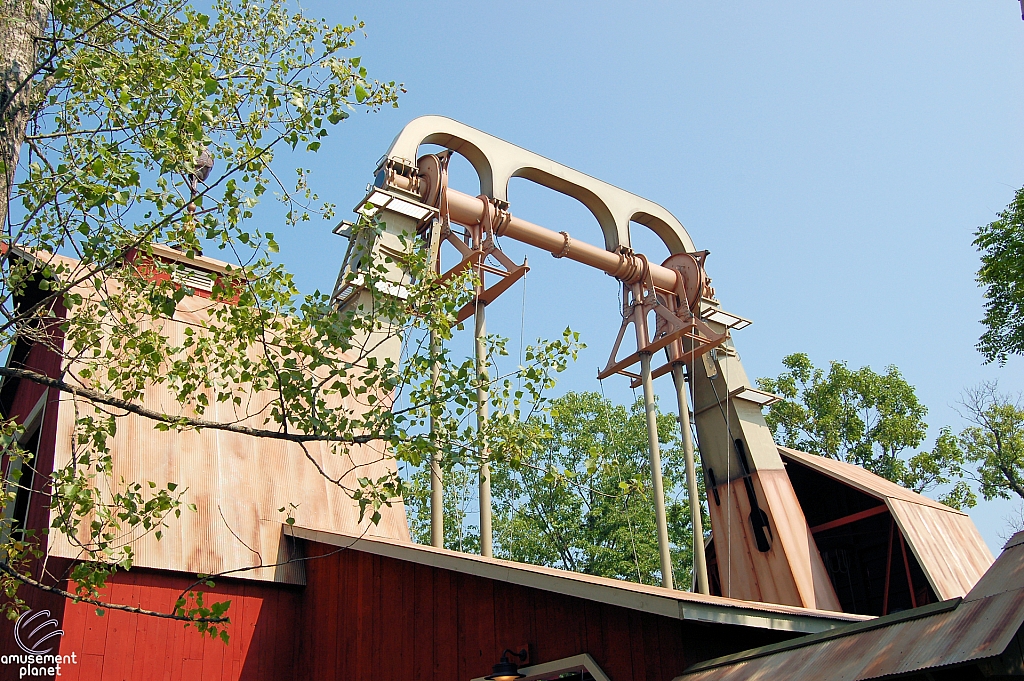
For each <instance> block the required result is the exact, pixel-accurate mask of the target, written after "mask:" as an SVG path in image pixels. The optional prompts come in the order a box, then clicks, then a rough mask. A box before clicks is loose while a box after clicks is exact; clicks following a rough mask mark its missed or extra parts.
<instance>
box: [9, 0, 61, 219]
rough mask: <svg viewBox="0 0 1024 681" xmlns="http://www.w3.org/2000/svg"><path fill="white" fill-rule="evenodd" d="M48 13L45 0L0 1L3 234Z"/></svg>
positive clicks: (37, 91) (36, 94) (37, 98)
mask: <svg viewBox="0 0 1024 681" xmlns="http://www.w3.org/2000/svg"><path fill="white" fill-rule="evenodd" d="M49 14H50V2H49V0H3V1H2V4H0V70H2V73H0V76H2V78H3V82H2V88H3V89H2V91H0V126H2V127H0V134H2V135H3V137H2V139H0V225H4V227H3V229H2V233H4V234H7V232H8V230H7V228H6V222H7V213H8V204H9V202H10V196H11V186H12V184H13V182H14V173H15V170H16V169H17V167H18V157H19V155H20V153H21V147H22V145H23V144H24V143H25V127H26V126H27V125H28V122H29V121H30V120H31V119H32V114H33V112H34V111H35V110H36V108H37V107H38V105H39V104H40V102H41V101H42V100H41V97H42V96H43V95H45V91H43V88H41V87H39V86H38V85H36V83H35V82H34V81H35V79H36V76H37V72H36V68H37V67H38V65H39V61H38V59H39V50H40V47H41V45H40V40H39V39H40V37H41V36H42V35H43V31H44V30H45V28H46V20H47V18H48V17H49ZM42 49H44V50H46V49H48V48H47V47H46V46H42Z"/></svg>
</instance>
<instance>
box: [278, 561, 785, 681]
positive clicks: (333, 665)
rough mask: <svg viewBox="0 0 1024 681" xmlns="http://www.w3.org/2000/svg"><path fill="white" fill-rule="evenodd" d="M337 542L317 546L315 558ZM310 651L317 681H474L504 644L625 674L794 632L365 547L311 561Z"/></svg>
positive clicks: (667, 667)
mask: <svg viewBox="0 0 1024 681" xmlns="http://www.w3.org/2000/svg"><path fill="white" fill-rule="evenodd" d="M331 550H333V549H332V547H327V546H321V545H317V544H311V545H310V546H309V554H310V555H317V554H320V553H328V552H330V551H331ZM306 579H307V586H306V591H305V594H304V597H303V599H302V608H301V612H300V615H299V619H298V624H299V627H300V629H301V630H302V631H303V632H304V633H303V634H302V635H301V636H300V637H299V648H298V658H299V659H301V660H302V661H303V665H304V666H303V667H302V674H301V676H302V677H303V678H309V679H355V680H360V679H366V680H367V681H369V680H370V679H373V680H375V681H376V680H379V679H396V680H397V679H432V680H434V681H469V679H473V678H475V677H480V676H485V675H487V674H489V673H490V671H491V665H493V664H494V663H495V662H496V661H497V660H498V658H499V657H500V656H501V651H502V650H503V649H504V648H511V647H515V646H521V645H523V644H528V645H529V647H530V656H531V661H532V662H533V663H540V662H548V661H551V660H556V659H560V658H563V657H570V656H572V655H577V654H580V653H590V654H591V655H592V656H593V657H594V659H595V660H597V662H598V664H600V665H601V667H602V668H603V669H604V671H605V672H606V673H607V674H608V675H609V676H611V678H613V679H615V681H633V680H635V681H641V680H647V679H650V680H652V681H653V680H659V681H668V680H669V679H672V678H673V677H675V676H676V675H678V674H680V673H681V672H682V671H683V670H684V669H685V668H686V667H688V666H689V665H691V664H694V663H695V662H698V661H700V660H706V659H709V658H711V657H715V656H718V655H724V654H727V653H731V652H737V651H739V650H745V649H747V648H750V647H754V646H759V645H765V644H767V643H771V642H774V641H779V640H783V639H785V638H790V637H792V634H788V635H787V634H785V633H781V632H771V631H766V630H763V629H747V628H740V627H730V626H724V625H713V626H712V625H704V624H696V623H692V622H681V621H679V620H676V619H671V618H667V617H660V616H657V615H649V614H646V613H640V612H637V611H633V610H627V609H625V608H620V607H617V606H611V605H604V604H600V603H593V602H588V601H585V600H582V599H579V598H574V597H571V596H563V595H560V594H553V593H548V592H545V591H540V590H537V589H531V588H528V587H521V586H516V585H512V584H507V583H505V582H495V581H492V580H488V579H484V578H480V577H474V576H471V575H464V574H459V573H454V572H450V571H447V570H442V569H438V568H430V567H425V566H421V565H412V564H410V563H406V562H403V561H399V560H395V559H391V558H384V557H381V556H374V555H371V554H367V553H360V552H357V551H341V552H339V553H335V554H333V555H330V556H327V557H324V558H318V559H313V560H309V561H308V562H307V564H306Z"/></svg>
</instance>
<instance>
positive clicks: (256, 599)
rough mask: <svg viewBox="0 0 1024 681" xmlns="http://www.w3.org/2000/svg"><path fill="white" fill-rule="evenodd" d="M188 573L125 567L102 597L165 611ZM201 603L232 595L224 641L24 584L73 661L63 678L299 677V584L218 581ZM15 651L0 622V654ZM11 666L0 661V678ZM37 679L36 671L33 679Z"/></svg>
mask: <svg viewBox="0 0 1024 681" xmlns="http://www.w3.org/2000/svg"><path fill="white" fill-rule="evenodd" d="M194 581H195V577H194V576H193V577H190V576H187V575H178V574H173V573H167V572H162V571H157V570H142V569H139V570H132V571H131V572H129V573H119V574H117V575H115V576H114V577H113V578H111V579H110V580H109V582H108V584H107V588H106V589H105V590H104V591H103V593H102V598H103V599H104V600H106V601H107V602H111V603H121V604H125V605H133V606H136V607H140V608H146V609H149V610H155V611H159V612H170V611H171V610H172V608H173V606H174V602H175V600H177V598H178V596H179V594H180V593H181V591H182V589H185V588H187V587H188V586H189V585H190V584H192V583H193V582H194ZM204 590H205V591H207V592H208V593H207V596H208V598H207V602H211V601H220V600H227V599H229V600H230V601H231V608H230V611H229V616H230V617H231V624H230V625H229V627H230V628H229V631H230V634H231V639H230V643H229V644H227V645H225V644H224V643H222V642H221V641H219V640H218V641H213V640H211V639H210V638H209V637H202V636H200V635H199V633H198V632H197V631H196V630H195V629H194V628H189V629H186V628H185V627H184V626H183V624H182V623H181V622H178V621H174V620H169V619H161V618H157V617H150V616H145V615H136V614H132V613H126V612H121V611H117V610H107V611H106V612H105V613H104V615H103V616H102V617H101V616H98V615H97V614H96V608H95V606H92V605H88V604H84V603H77V604H76V603H72V602H70V601H64V599H61V598H54V597H52V596H49V595H46V594H41V593H40V592H38V591H35V590H32V589H26V591H25V593H26V595H31V596H32V601H31V602H30V606H31V607H33V608H34V609H41V608H44V607H45V608H47V609H49V610H50V612H51V614H52V615H53V616H54V617H56V618H57V620H58V621H59V622H60V623H61V626H62V628H63V629H64V632H65V634H64V636H63V637H62V638H61V644H60V654H61V655H70V654H71V653H72V652H73V653H75V655H76V659H77V660H78V664H75V665H65V666H64V667H63V668H62V673H61V676H60V677H59V678H60V679H61V680H62V681H63V680H65V679H66V680H69V681H101V680H102V681H128V680H131V681H207V680H211V681H213V680H216V681H221V680H222V679H232V680H236V679H248V680H253V681H255V680H261V681H262V680H267V681H270V680H271V679H290V678H301V677H300V676H297V675H295V666H294V665H295V664H296V660H295V659H294V653H295V650H296V648H297V640H298V636H299V635H300V634H301V632H300V631H299V630H298V629H297V628H296V626H295V625H296V621H297V618H298V613H299V608H300V605H301V602H302V596H303V594H302V589H301V587H292V586H285V585H273V584H267V583H260V582H243V581H229V580H221V581H220V583H218V584H217V587H216V588H214V589H204ZM6 653H20V651H19V650H18V649H17V647H16V646H15V645H14V635H13V623H12V622H9V621H7V620H3V621H2V623H0V654H6ZM11 669H13V667H0V676H2V674H3V673H4V672H8V671H10V670H11ZM37 678H38V677H37Z"/></svg>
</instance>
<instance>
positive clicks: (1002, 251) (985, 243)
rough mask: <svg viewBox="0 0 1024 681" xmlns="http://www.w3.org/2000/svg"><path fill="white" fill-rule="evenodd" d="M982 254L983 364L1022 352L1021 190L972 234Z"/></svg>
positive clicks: (1023, 225)
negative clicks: (983, 306)
mask: <svg viewBox="0 0 1024 681" xmlns="http://www.w3.org/2000/svg"><path fill="white" fill-rule="evenodd" d="M974 236H975V239H974V245H975V246H977V247H978V250H979V251H981V269H979V270H978V283H979V284H981V285H982V286H983V287H984V288H985V316H984V318H983V319H982V320H981V323H982V324H984V325H985V327H986V331H985V332H984V333H983V334H982V335H981V340H980V341H979V342H978V350H979V351H980V352H981V354H983V355H984V356H985V361H986V362H993V361H998V362H999V363H1000V364H1003V363H1005V362H1006V360H1007V358H1008V357H1009V356H1010V355H1019V354H1021V353H1022V352H1024V188H1022V189H1020V190H1018V191H1017V193H1016V195H1015V196H1014V198H1013V201H1012V202H1010V205H1009V206H1007V207H1006V210H1004V211H1002V212H1000V213H999V214H998V219H996V220H994V221H993V222H990V223H989V224H987V225H985V226H984V227H979V228H978V230H977V231H976V232H975V233H974Z"/></svg>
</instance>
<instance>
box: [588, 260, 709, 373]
mask: <svg viewBox="0 0 1024 681" xmlns="http://www.w3.org/2000/svg"><path fill="white" fill-rule="evenodd" d="M618 252H619V253H621V254H623V255H624V256H627V257H630V256H631V257H634V258H638V259H639V260H640V261H641V263H642V271H641V274H640V277H639V279H638V280H637V281H635V282H633V283H628V282H623V284H622V325H621V326H620V327H619V333H618V335H617V336H616V338H615V343H614V344H613V345H612V351H611V354H610V355H609V357H608V364H607V365H605V368H604V369H603V370H601V372H600V373H598V375H597V377H598V378H599V379H604V378H607V377H609V376H612V375H614V374H622V375H624V376H628V377H629V378H630V379H631V387H634V388H636V387H637V386H639V385H640V383H641V376H640V374H637V373H634V372H632V371H628V369H629V367H632V366H633V365H634V364H636V363H637V362H639V361H640V356H641V355H643V354H648V355H653V354H654V353H656V352H658V351H659V350H662V349H665V348H667V349H668V352H669V361H668V362H666V363H665V364H664V365H662V366H660V367H658V368H657V369H653V370H652V371H651V377H652V378H657V377H659V376H661V375H663V374H666V373H668V372H670V371H671V370H672V366H673V365H674V364H677V363H680V362H692V361H693V360H694V359H695V358H697V357H700V356H701V355H703V354H705V353H707V352H709V351H710V350H712V349H714V348H716V347H718V346H719V345H721V344H722V343H724V342H725V340H726V339H727V338H728V337H729V331H728V329H726V330H725V331H724V332H722V333H718V332H716V331H714V330H713V329H712V328H711V327H710V326H708V324H707V323H706V322H704V320H703V319H701V318H700V316H699V312H700V309H699V308H700V301H701V299H702V298H709V299H710V298H712V297H713V296H714V289H712V288H711V286H710V281H711V280H710V279H709V278H708V277H707V275H706V274H705V273H704V260H705V259H706V258H707V255H708V251H698V252H696V253H677V254H675V255H672V256H669V258H668V259H667V260H666V261H665V262H664V263H663V264H662V267H664V268H667V269H669V270H672V271H674V272H675V275H676V277H675V286H674V287H673V289H672V290H668V289H664V288H661V287H658V286H657V285H655V283H654V279H653V277H652V276H651V268H650V265H649V263H648V262H647V258H646V257H645V256H643V255H642V254H639V253H637V254H634V253H633V252H632V251H631V250H629V249H625V248H621V247H620V248H619V249H618ZM651 312H654V314H655V318H656V320H657V321H656V325H655V328H654V330H653V331H654V332H653V333H652V332H651V331H652V330H651V329H649V328H648V324H649V323H648V319H649V314H650V313H651ZM631 324H632V325H633V326H634V327H635V329H634V330H635V332H636V347H637V349H636V352H634V353H633V354H631V355H629V356H628V357H625V358H623V359H617V356H618V353H619V348H620V346H621V345H622V340H623V338H625V336H626V330H627V329H628V327H629V326H630V325H631ZM684 341H688V342H686V343H685V346H686V349H685V350H684Z"/></svg>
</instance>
